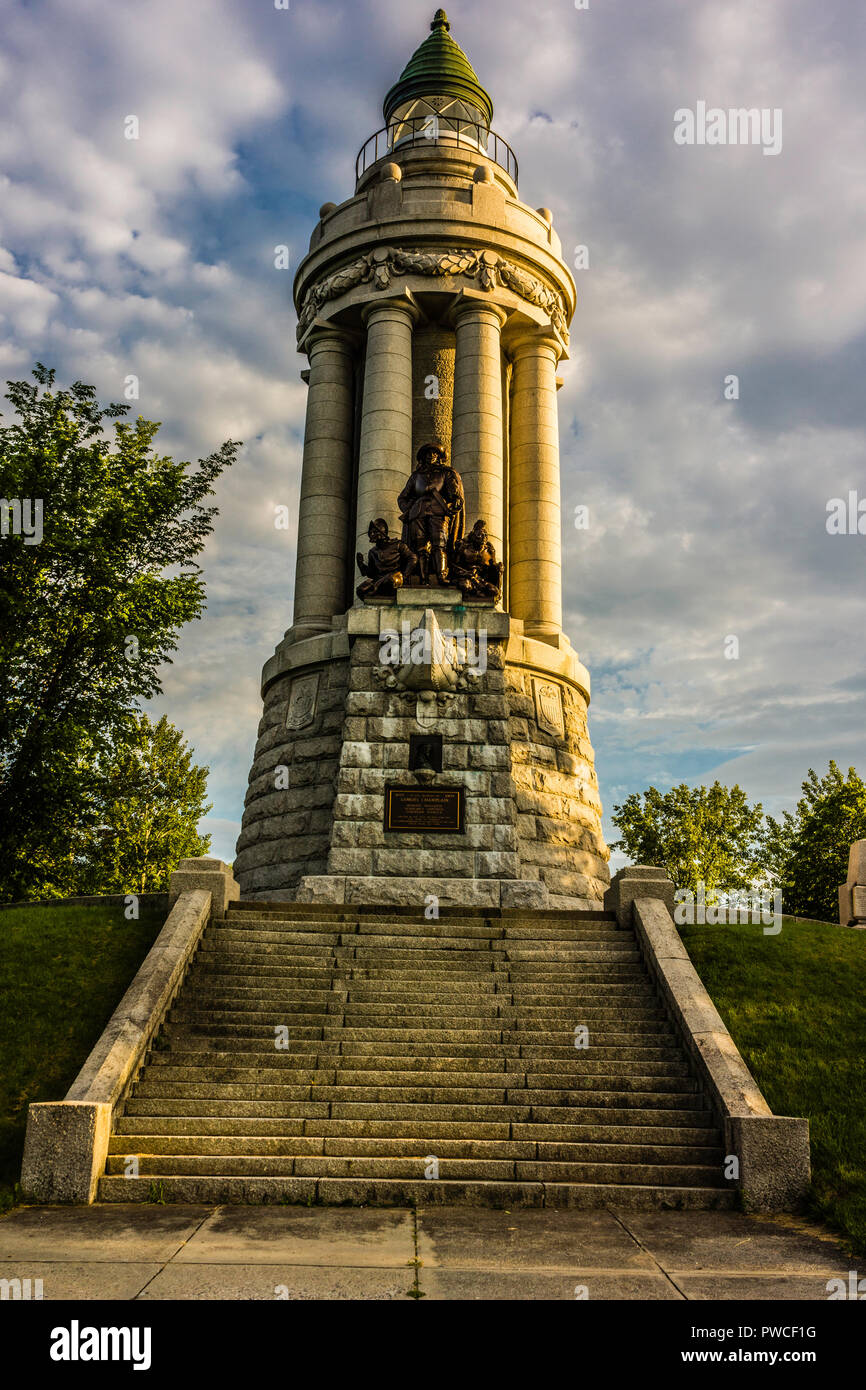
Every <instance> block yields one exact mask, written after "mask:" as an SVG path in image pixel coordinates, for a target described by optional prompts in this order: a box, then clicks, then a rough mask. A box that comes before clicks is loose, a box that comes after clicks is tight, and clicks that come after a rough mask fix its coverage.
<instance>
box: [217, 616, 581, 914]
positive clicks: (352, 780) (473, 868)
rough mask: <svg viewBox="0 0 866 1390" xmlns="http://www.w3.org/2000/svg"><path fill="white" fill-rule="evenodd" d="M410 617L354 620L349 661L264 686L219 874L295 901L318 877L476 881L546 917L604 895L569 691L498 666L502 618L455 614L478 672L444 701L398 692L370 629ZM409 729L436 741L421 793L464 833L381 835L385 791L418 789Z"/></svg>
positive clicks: (577, 694) (529, 671) (576, 701)
mask: <svg viewBox="0 0 866 1390" xmlns="http://www.w3.org/2000/svg"><path fill="white" fill-rule="evenodd" d="M423 611H424V610H423V609H420V608H419V609H415V608H414V607H409V608H407V607H405V606H404V607H402V608H401V609H399V610H391V609H384V608H383V609H382V610H381V611H380V612H376V613H375V616H374V615H373V614H367V613H366V612H365V611H364V610H362V612H361V615H360V617H359V618H358V625H359V627H360V630H358V629H357V628H356V631H355V633H352V634H351V636H350V642H351V646H350V649H349V655H347V656H341V657H337V656H335V657H334V658H332V659H328V660H324V661H317V662H313V663H310V664H305V665H302V666H298V667H296V668H294V669H293V670H292V671H289V672H281V673H280V674H278V675H277V676H276V678H274V679H272V680H271V682H270V684H269V685H268V689H267V693H266V696H265V707H264V716H263V719H262V722H261V726H260V729H259V739H258V744H257V747H256V754H255V762H254V764H253V768H252V771H251V774H250V784H249V790H248V792H247V801H246V809H245V813H244V822H243V828H242V832H241V836H240V839H239V841H238V851H237V858H236V860H235V864H234V871H235V876H236V878H237V880H238V882H239V883H240V886H241V895H242V897H243V898H246V899H250V898H272V899H277V900H294V899H295V897H296V896H297V891H298V888H299V885H300V883H301V880H302V879H304V880H310V879H312V878H317V879H318V878H324V877H328V878H331V879H333V880H335V881H336V880H342V881H346V882H347V881H348V880H350V879H351V880H352V881H353V883H354V884H355V886H356V888H357V890H358V891H359V892H360V891H361V890H362V887H363V882H364V881H365V880H371V879H383V878H390V879H394V880H404V881H405V882H406V884H407V885H408V887H407V890H406V891H408V893H409V894H410V896H411V893H412V891H413V885H416V886H417V892H418V895H419V901H420V900H421V899H423V896H424V894H425V893H426V892H428V891H436V890H435V887H431V883H433V882H434V881H435V880H437V879H438V880H443V881H444V880H449V881H450V882H451V883H452V884H453V883H456V882H459V881H465V882H466V884H467V901H469V898H470V897H471V895H472V893H473V892H476V890H478V891H480V885H482V884H483V883H485V882H486V883H488V884H490V894H491V899H490V900H491V902H494V904H495V902H500V901H502V898H501V895H499V894H500V890H499V889H497V890H496V891H495V892H494V891H493V884H494V881H496V882H498V883H500V884H502V883H506V882H508V883H511V884H514V885H515V890H516V889H517V886H518V885H519V884H523V885H531V884H533V883H534V884H536V887H537V886H538V885H539V884H542V885H544V886H545V887H546V890H547V892H548V893H549V894H550V895H552V896H551V905H552V906H560V907H566V906H572V905H580V901H585V900H586V899H592V900H598V899H600V898H601V897H602V896H603V894H604V891H605V889H606V887H607V884H608V880H609V874H608V868H607V859H608V851H607V848H606V846H605V845H604V841H603V838H602V833H601V804H600V801H599V796H598V788H597V784H596V778H595V769H594V761H593V753H592V748H591V745H590V743H589V738H588V734H587V711H586V700H585V698H584V696H583V694H582V693H581V689H580V688H579V687H578V686H576V685H575V684H573V683H571V682H570V681H569V680H567V679H563V678H557V677H556V676H555V675H553V674H551V672H550V671H545V670H543V669H541V668H540V667H536V666H533V665H532V664H531V663H523V664H515V663H512V662H510V661H508V662H506V659H505V652H506V648H507V643H508V631H509V620H508V618H507V617H506V616H505V615H502V614H498V613H493V612H492V611H491V610H479V609H466V610H462V614H461V618H460V621H461V622H462V623H463V624H465V626H466V627H467V628H469V629H476V628H478V627H479V626H481V625H483V626H485V627H486V628H487V630H488V642H487V651H486V663H487V664H486V670H484V671H483V673H480V674H479V675H478V676H477V677H475V678H473V679H472V680H471V681H467V682H464V684H466V685H467V686H468V688H465V689H463V688H458V689H457V690H456V691H455V692H453V693H451V692H441V691H439V692H437V691H434V690H423V691H408V690H406V689H404V688H403V687H402V686H401V685H397V684H396V683H395V682H394V681H393V676H391V677H390V679H389V677H388V672H386V671H385V670H384V668H383V667H382V666H381V665H380V639H379V635H378V634H379V631H380V623H381V624H382V625H383V627H384V628H392V627H394V626H395V625H399V622H400V621H402V620H403V619H404V618H407V619H409V621H410V622H411V624H412V626H413V627H414V626H415V625H416V624H417V623H418V622H419V621H420V620H421V618H422V616H423ZM449 613H450V610H449ZM455 616H456V615H455ZM368 618H369V619H371V620H372V621H371V622H368V621H367V619H368ZM443 622H444V618H443ZM374 634H375V635H374ZM344 650H345V648H344ZM316 676H318V691H317V698H316V703H315V710H314V714H313V717H312V718H311V719H310V720H309V722H307V723H306V724H305V725H304V727H302V728H299V729H298V728H295V729H292V728H290V727H287V722H286V721H287V717H288V718H289V719H290V720H291V718H292V711H293V710H294V709H295V703H294V696H293V690H294V691H295V695H297V694H298V689H296V683H298V685H299V686H300V685H302V683H303V682H309V681H310V680H311V678H315V677H316ZM539 684H541V685H542V686H543V687H544V689H545V690H546V691H547V695H548V698H549V699H552V704H551V705H550V706H549V707H547V708H546V709H542V708H541V707H540V706H539V704H538V691H537V687H538V685H539ZM551 712H552V713H553V714H554V716H555V717H554V719H553V726H554V727H551V726H550V723H551V721H550V715H551ZM545 713H546V714H547V716H548V719H547V725H548V726H547V727H546V726H545ZM557 721H558V723H557ZM295 722H297V721H295ZM422 732H430V733H435V734H440V735H441V736H442V771H441V773H438V774H437V775H436V777H435V782H434V785H435V786H436V787H440V788H441V787H449V786H459V787H462V788H463V789H464V792H465V815H464V831H463V833H455V834H448V833H445V834H437V833H432V832H427V833H421V832H394V831H387V832H386V830H385V828H384V824H383V811H384V797H385V788H386V786H387V785H388V784H396V785H400V786H408V787H413V786H421V785H424V784H425V783H424V782H422V780H421V779H420V778H418V777H416V775H415V774H414V773H413V772H410V771H409V746H410V737H411V735H412V734H419V733H422ZM281 770H282V771H281ZM286 780H287V781H288V785H287V786H286V785H284V784H285V782H286ZM473 884H474V885H475V886H474V888H473V887H472V885H473ZM370 887H371V885H368V891H369V888H370ZM304 891H306V887H305V890H304ZM317 891H321V885H320V886H319V890H317ZM353 891H354V890H353ZM376 891H377V892H378V889H377V890H376ZM485 891H486V890H485ZM509 891H510V890H509ZM526 891H529V890H528V889H527V890H526ZM539 891H543V890H539ZM498 895H499V896H498ZM450 896H453V894H450ZM575 900H578V902H577V903H575Z"/></svg>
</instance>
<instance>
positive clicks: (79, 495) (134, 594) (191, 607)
mask: <svg viewBox="0 0 866 1390" xmlns="http://www.w3.org/2000/svg"><path fill="white" fill-rule="evenodd" d="M33 375H34V378H35V385H34V384H32V383H30V382H27V381H13V382H9V383H8V385H9V390H8V392H7V399H8V400H9V401H10V402H11V404H12V406H13V409H14V412H15V416H14V419H13V421H12V423H9V424H4V425H3V427H2V428H0V497H2V498H4V499H7V500H11V499H29V500H30V501H35V500H41V502H42V508H43V519H42V529H43V534H42V538H41V541H40V542H39V543H36V544H34V543H28V537H27V536H25V535H23V534H20V533H19V534H15V533H14V530H12V531H9V527H8V526H4V531H9V533H8V534H4V535H3V537H2V539H0V898H5V899H7V900H8V899H11V898H26V897H34V896H50V895H51V894H62V893H64V892H68V891H70V888H69V882H70V880H69V873H70V872H71V870H70V865H72V864H74V863H75V862H77V860H78V858H79V857H80V855H81V853H82V852H83V850H84V848H85V847H86V844H87V842H88V839H89V835H90V831H91V829H92V827H93V825H94V824H96V823H97V822H98V818H99V811H100V796H101V793H100V789H99V783H100V772H99V767H100V764H103V765H105V763H106V760H107V759H109V758H110V757H111V750H112V749H118V748H119V747H120V746H121V745H122V743H123V741H124V737H125V734H126V733H129V734H130V735H131V736H133V737H134V734H135V712H136V709H137V702H138V701H139V700H141V699H148V698H150V697H152V696H154V695H156V694H158V693H159V690H160V679H159V670H160V667H161V666H162V665H163V663H165V662H167V661H170V659H171V657H170V654H171V652H173V651H174V650H175V649H176V647H177V638H178V632H179V629H180V628H181V627H182V626H183V624H184V623H187V622H189V621H191V620H192V619H193V618H198V617H200V616H201V613H202V610H203V608H204V583H203V580H202V577H201V570H200V567H199V565H198V564H197V563H196V557H197V556H198V555H199V554H200V552H201V550H202V548H203V546H204V543H205V540H206V538H207V536H208V534H209V533H210V531H211V530H212V525H213V517H214V515H215V511H216V509H215V508H214V507H212V506H207V505H205V504H206V501H207V499H208V497H209V496H210V495H211V494H212V491H213V488H212V484H213V483H214V481H215V479H216V478H217V477H218V475H219V474H220V473H221V472H222V470H223V469H224V468H225V467H227V466H228V465H230V464H231V463H232V462H233V461H234V458H235V456H236V453H237V449H238V448H239V445H238V444H237V443H236V442H234V441H231V440H229V441H227V442H226V443H224V444H223V445H222V446H221V448H219V449H218V450H217V451H216V452H215V453H213V454H211V455H210V456H209V457H208V458H205V459H201V460H199V462H198V465H197V467H195V468H193V467H191V465H190V464H188V463H182V462H175V461H174V460H173V459H171V458H169V457H166V456H163V455H160V454H158V453H157V452H156V450H155V448H154V439H155V436H156V433H157V431H158V429H159V425H158V424H156V423H153V422H151V421H148V420H144V419H142V418H139V419H137V420H136V421H135V423H134V424H132V423H128V422H125V421H121V420H119V419H118V417H119V416H121V415H123V414H125V412H126V410H127V409H128V407H126V406H124V405H109V406H107V407H106V408H105V409H101V408H100V407H99V405H98V404H97V402H96V393H95V391H94V389H93V387H91V386H86V385H84V384H83V383H82V382H75V383H74V384H73V385H72V386H71V387H70V388H69V389H68V390H56V391H55V390H53V389H52V387H53V384H54V373H53V372H52V371H49V370H48V369H46V368H45V367H43V366H42V365H41V364H38V365H37V367H36V369H35V370H34V373H33ZM7 513H8V509H7ZM31 540H32V538H31Z"/></svg>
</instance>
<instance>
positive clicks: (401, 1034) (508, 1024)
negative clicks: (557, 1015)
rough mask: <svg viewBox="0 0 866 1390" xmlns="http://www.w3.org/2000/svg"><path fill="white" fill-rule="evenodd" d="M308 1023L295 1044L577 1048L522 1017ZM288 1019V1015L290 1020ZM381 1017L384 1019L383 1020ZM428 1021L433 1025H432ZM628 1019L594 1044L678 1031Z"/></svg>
mask: <svg viewBox="0 0 866 1390" xmlns="http://www.w3.org/2000/svg"><path fill="white" fill-rule="evenodd" d="M301 1017H302V1018H303V1019H304V1020H305V1021H304V1022H303V1023H298V1022H295V1023H294V1024H293V1026H292V1028H291V1030H290V1033H289V1039H290V1042H291V1044H292V1046H293V1047H294V1045H295V1044H296V1043H298V1042H317V1041H320V1042H326V1043H330V1042H341V1041H345V1042H371V1043H372V1042H376V1043H378V1042H400V1041H402V1042H405V1043H406V1044H412V1045H416V1046H419V1047H420V1046H423V1045H426V1044H428V1043H434V1042H435V1043H438V1044H445V1043H449V1042H462V1043H488V1044H492V1045H493V1046H499V1045H500V1044H505V1043H508V1044H511V1045H513V1046H515V1047H522V1046H524V1045H528V1046H531V1047H541V1048H544V1047H546V1046H547V1044H548V1043H550V1044H553V1045H554V1046H556V1047H559V1046H561V1045H562V1044H563V1043H564V1044H565V1045H566V1046H567V1047H568V1048H569V1050H570V1051H571V1050H574V1028H573V1026H571V1025H570V1024H568V1023H567V1024H566V1025H565V1026H564V1027H563V1025H562V1024H561V1023H560V1024H559V1026H558V1027H553V1028H543V1027H533V1026H529V1027H524V1026H523V1024H522V1022H521V1020H520V1019H519V1018H516V1019H492V1020H489V1021H488V1022H489V1026H487V1027H483V1028H478V1027H473V1028H452V1027H449V1026H447V1024H446V1025H443V1024H442V1023H441V1021H439V1020H437V1019H435V1018H432V1019H431V1018H427V1019H425V1020H424V1023H425V1026H424V1027H421V1028H416V1027H415V1026H414V1025H413V1024H412V1023H411V1021H409V1020H407V1021H406V1022H404V1023H403V1025H402V1026H394V1020H391V1025H392V1026H390V1027H378V1026H377V1027H372V1028H371V1027H361V1028H357V1027H354V1026H353V1025H352V1024H351V1023H349V1024H344V1023H343V1022H342V1021H341V1020H340V1018H339V1017H338V1016H336V1015H328V1017H327V1022H326V1023H325V1024H324V1025H321V1024H313V1025H310V1024H308V1022H307V1021H306V1020H307V1019H308V1018H309V1015H306V1014H304V1015H302V1016H301ZM284 1021H285V1020H283V1022H284ZM380 1022H381V1020H380ZM426 1025H429V1027H428V1026H426ZM621 1027H622V1021H621V1020H620V1019H609V1020H599V1021H597V1022H596V1023H595V1024H594V1026H593V1028H592V1030H591V1032H590V1042H591V1044H595V1043H597V1044H599V1045H602V1044H604V1045H607V1046H616V1044H617V1043H618V1042H620V1043H625V1042H627V1041H631V1040H633V1039H634V1038H640V1040H641V1042H642V1043H647V1044H650V1043H651V1044H652V1045H653V1046H655V1045H656V1044H657V1043H658V1044H659V1045H661V1044H664V1043H667V1042H670V1041H671V1039H672V1037H673V1035H672V1033H671V1028H670V1024H669V1023H667V1022H666V1021H665V1020H664V1019H661V1018H659V1019H649V1020H644V1021H643V1022H642V1023H641V1025H640V1028H636V1029H635V1030H633V1031H632V1032H630V1033H626V1034H623V1033H622V1032H621ZM165 1034H166V1037H167V1039H168V1040H169V1041H170V1040H171V1039H172V1038H174V1037H198V1038H202V1039H209V1040H211V1041H213V1040H215V1039H220V1038H225V1039H226V1040H228V1039H230V1038H246V1037H250V1036H253V1037H260V1038H263V1037H267V1038H272V1037H273V1036H274V1022H273V1018H270V1019H269V1020H268V1021H267V1022H266V1023H210V1022H207V1023H199V1022H192V1023H186V1022H183V1021H179V1022H169V1023H167V1024H166V1025H165Z"/></svg>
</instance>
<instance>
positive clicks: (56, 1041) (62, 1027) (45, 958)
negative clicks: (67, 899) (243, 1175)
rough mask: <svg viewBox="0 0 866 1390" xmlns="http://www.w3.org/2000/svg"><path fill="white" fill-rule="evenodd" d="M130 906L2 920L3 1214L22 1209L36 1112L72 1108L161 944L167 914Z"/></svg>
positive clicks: (21, 911)
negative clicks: (17, 1200)
mask: <svg viewBox="0 0 866 1390" xmlns="http://www.w3.org/2000/svg"><path fill="white" fill-rule="evenodd" d="M140 910H141V916H140V918H139V920H138V921H137V922H128V921H127V920H126V918H125V917H124V915H123V913H124V909H123V906H122V905H113V904H111V905H108V904H101V905H98V906H89V905H88V906H84V905H71V904H70V905H68V906H65V905H64V906H58V907H38V906H33V907H16V908H10V909H9V910H8V911H4V912H0V1210H3V1209H5V1208H6V1207H8V1206H9V1205H10V1204H11V1203H12V1202H13V1201H14V1187H15V1184H16V1183H17V1181H18V1178H19V1176H20V1171H21V1154H22V1151H23V1147H24V1129H25V1126H26V1123H27V1106H28V1105H29V1104H30V1102H31V1101H33V1100H62V1099H63V1097H64V1096H65V1095H66V1092H67V1091H68V1090H69V1087H70V1086H71V1085H72V1082H73V1081H74V1080H75V1077H76V1076H77V1075H78V1072H79V1071H80V1069H81V1066H82V1064H83V1063H84V1061H85V1059H86V1058H87V1055H88V1053H89V1052H90V1050H91V1048H92V1047H93V1045H94V1043H96V1041H97V1039H98V1038H99V1035H100V1033H101V1032H102V1029H103V1028H104V1027H105V1025H106V1023H107V1022H108V1020H109V1018H110V1017H111V1015H112V1014H113V1012H114V1010H115V1008H116V1007H117V1005H118V1004H119V1002H120V1000H121V998H122V996H123V994H124V992H125V990H126V987H127V985H128V984H129V983H130V981H131V980H132V978H133V976H134V975H135V972H136V970H137V969H138V967H139V965H140V964H141V962H142V961H143V960H144V957H145V956H146V955H147V952H148V951H149V949H150V947H151V945H152V944H153V942H154V940H155V938H156V936H157V934H158V932H159V930H160V928H161V927H162V924H163V922H164V921H165V911H164V910H160V911H156V910H155V909H154V906H153V904H152V903H151V902H148V901H147V899H145V898H142V900H141V903H140Z"/></svg>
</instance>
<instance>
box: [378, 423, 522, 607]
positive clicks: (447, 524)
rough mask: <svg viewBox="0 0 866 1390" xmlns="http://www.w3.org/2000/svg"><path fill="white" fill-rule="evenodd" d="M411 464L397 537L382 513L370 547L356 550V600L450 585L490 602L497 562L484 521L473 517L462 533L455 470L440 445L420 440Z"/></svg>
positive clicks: (495, 593)
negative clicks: (358, 580)
mask: <svg viewBox="0 0 866 1390" xmlns="http://www.w3.org/2000/svg"><path fill="white" fill-rule="evenodd" d="M416 465H417V466H416V468H415V469H414V471H413V473H412V475H411V477H410V478H409V480H408V482H407V483H406V486H405V487H404V488H403V490H402V492H401V493H400V496H399V497H398V498H397V506H398V508H399V511H400V518H401V521H402V534H401V536H400V539H399V540H398V539H397V537H396V536H391V535H390V534H389V531H388V523H387V521H386V520H385V519H384V518H383V517H377V518H376V520H375V521H371V522H370V525H369V527H368V529H367V535H368V536H369V537H370V542H371V549H370V551H369V552H368V554H367V558H366V560H365V559H364V556H363V555H362V554H361V552H360V551H359V552H358V557H357V558H358V569H359V570H360V571H361V574H363V575H364V576H365V578H364V581H363V583H362V584H359V586H358V590H357V592H358V597H359V598H361V599H371V598H384V597H388V596H391V595H393V594H395V593H396V591H397V589H399V588H402V587H403V585H404V584H409V585H411V586H412V587H422V588H423V587H431V586H433V587H437V586H443V587H444V586H448V585H451V586H453V587H455V588H458V589H461V590H462V592H463V595H464V597H467V598H475V599H480V600H481V601H482V602H486V603H491V602H495V601H496V600H497V599H498V598H499V596H500V594H501V593H502V563H501V561H497V559H496V552H495V551H494V549H493V546H492V545H491V544H490V542H489V540H488V538H487V524H486V522H484V521H476V522H475V525H474V526H473V527H472V530H471V531H469V532H468V533H466V531H465V513H466V503H465V498H464V495H463V483H462V481H461V479H460V474H459V473H457V472H455V470H454V469H453V468H452V467H451V465H450V463H449V462H448V458H447V455H446V453H445V450H444V449H443V448H442V446H441V445H440V444H422V446H421V448H420V449H419V450H418V453H417V456H416Z"/></svg>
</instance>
